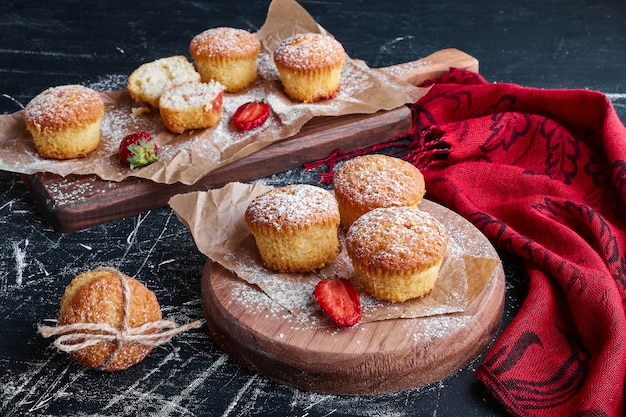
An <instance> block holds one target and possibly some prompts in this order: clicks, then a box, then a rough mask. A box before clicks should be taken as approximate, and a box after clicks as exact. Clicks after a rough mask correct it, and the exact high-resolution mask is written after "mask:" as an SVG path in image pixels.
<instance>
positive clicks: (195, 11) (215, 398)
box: [0, 0, 626, 416]
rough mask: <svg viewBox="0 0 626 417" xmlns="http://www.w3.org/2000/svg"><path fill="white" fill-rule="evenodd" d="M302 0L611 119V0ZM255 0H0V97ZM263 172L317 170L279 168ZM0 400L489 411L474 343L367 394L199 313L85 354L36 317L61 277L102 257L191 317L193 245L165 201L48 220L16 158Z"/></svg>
mask: <svg viewBox="0 0 626 417" xmlns="http://www.w3.org/2000/svg"><path fill="white" fill-rule="evenodd" d="M410 3H411V2H407V1H397V0H393V1H365V0H348V1H340V0H337V1H332V0H330V1H302V2H301V4H302V5H303V6H304V7H305V8H306V9H307V10H308V11H309V13H310V14H311V15H312V16H313V17H314V18H315V19H316V20H317V21H318V22H319V23H320V24H321V25H322V26H324V27H325V28H326V29H327V30H329V31H330V32H331V33H333V34H334V35H335V36H336V37H337V38H338V39H339V40H340V41H341V42H342V43H343V44H344V46H345V48H346V50H347V52H348V53H349V54H350V55H351V56H352V57H355V58H361V59H363V60H365V61H366V62H367V63H368V64H369V65H370V66H372V67H383V66H388V65H393V64H397V63H402V62H407V61H412V60H415V59H417V58H419V57H423V56H426V55H428V54H430V53H432V52H434V51H436V50H439V49H443V48H448V47H455V48H458V49H461V50H463V51H465V52H467V53H469V54H471V55H473V56H474V57H476V58H478V60H479V61H480V71H481V73H482V74H483V75H484V76H485V77H486V78H487V79H488V80H490V81H494V82H514V83H518V84H522V85H528V86H535V87H547V88H551V87H558V88H588V89H595V90H600V91H603V92H605V93H606V94H607V96H608V97H609V98H610V99H611V100H612V101H613V103H614V106H615V108H616V109H617V111H618V112H619V114H620V115H621V118H622V120H626V23H624V22H626V2H624V1H623V0H614V1H609V0H604V1H591V0H589V1H583V0H530V1H526V2H516V3H521V4H518V5H515V6H510V5H503V4H502V3H506V2H492V1H487V0H479V1H471V2H468V1H465V0H441V1H436V2H435V1H421V2H413V3H414V4H415V6H414V7H413V8H411V7H409V6H408V5H409V4H410ZM268 5H269V1H267V0H265V1H256V2H250V1H216V0H206V1H180V0H179V1H172V0H169V1H163V0H151V1H137V0H135V1H132V2H131V1H119V0H113V1H103V2H83V1H60V0H45V1H44V0H41V1H29V2H24V1H7V0H5V1H3V2H2V3H1V4H0V16H1V17H0V113H13V112H15V111H18V110H20V109H21V108H22V107H23V106H24V105H25V104H26V103H27V102H28V101H29V100H30V99H31V98H32V97H34V96H35V95H36V94H38V93H39V92H40V91H42V90H44V89H45V88H47V87H50V86H54V85H61V84H68V83H79V84H85V85H89V86H91V87H93V88H95V89H100V90H105V89H111V88H119V87H121V86H123V85H124V83H125V81H126V77H127V75H128V74H129V73H130V72H131V71H132V70H133V69H135V68H136V67H137V66H139V65H140V64H141V63H143V62H146V61H150V60H153V59H157V58H161V57H164V56H167V55H173V54H181V53H182V54H187V47H188V43H189V41H190V39H191V38H192V37H193V36H194V35H195V34H197V33H199V32H201V31H202V30H205V29H207V28H210V27H214V26H234V27H241V28H244V29H248V30H250V31H256V30H257V29H258V28H259V27H260V26H261V25H262V24H263V22H264V20H265V15H266V11H267V7H268ZM264 181H266V182H269V183H273V184H285V183H290V182H308V183H316V181H317V177H316V175H315V173H306V172H303V171H302V170H299V169H296V170H293V171H289V172H286V173H282V174H279V175H276V176H273V177H271V178H266V179H264ZM0 235H2V236H4V238H3V239H0V415H3V416H22V415H46V416H48V415H49V416H61V415H64V416H89V415H99V416H121V415H126V416H130V415H142V416H144V415H155V416H252V415H268V416H331V415H332V416H357V415H358V416H383V415H384V416H457V415H464V416H483V415H484V416H492V415H493V416H496V415H502V411H501V410H500V408H499V407H498V405H497V404H496V403H495V401H494V400H492V399H491V398H490V397H489V395H488V394H487V393H485V392H484V389H483V388H482V387H481V386H480V384H478V383H477V382H476V381H475V379H474V376H473V371H474V370H475V368H476V366H477V365H478V363H479V361H480V357H479V358H477V359H476V360H475V361H474V362H472V363H471V364H470V365H469V366H467V367H466V368H465V369H462V370H459V372H458V373H456V374H454V375H452V376H451V377H449V378H446V379H445V380H443V381H440V382H438V383H434V384H432V385H429V386H426V387H421V388H416V389H413V390H409V391H405V392H401V393H397V394H390V395H381V396H373V397H338V396H332V395H321V394H315V393H309V392H303V391H300V390H297V389H294V388H292V387H290V386H286V385H284V384H281V383H278V382H275V381H272V380H269V379H267V378H265V377H261V376H258V375H255V374H253V373H251V372H250V371H248V370H246V369H244V368H242V367H241V366H240V365H238V364H237V363H236V362H234V361H233V360H231V359H230V358H229V357H228V356H227V355H225V354H224V353H223V352H222V351H221V350H220V348H219V347H218V346H217V345H216V344H215V343H214V342H213V340H212V339H211V336H210V335H209V334H208V332H207V331H206V329H204V328H203V329H198V330H193V331H190V332H188V333H185V334H182V335H179V336H178V337H176V338H175V339H174V340H173V341H172V342H170V343H168V344H165V345H163V346H160V347H158V348H156V349H155V350H154V351H153V352H152V353H151V354H150V355H149V356H148V357H147V358H146V359H145V360H144V361H143V362H142V363H141V364H139V365H137V366H135V367H132V368H130V369H128V370H126V371H124V372H120V373H115V374H105V373H100V372H97V371H92V370H88V369H86V368H83V367H81V366H80V365H77V364H76V363H74V362H73V361H72V360H71V359H69V358H68V356H67V355H66V354H64V353H59V352H57V351H56V350H55V349H54V348H53V347H52V345H51V341H50V340H47V339H43V338H42V337H40V336H39V335H38V334H37V333H36V324H37V323H47V322H46V321H45V320H46V319H52V318H55V317H56V314H57V311H58V306H59V299H60V297H61V295H62V293H63V289H64V288H65V286H66V285H67V284H68V283H69V281H70V280H71V278H72V277H74V276H75V275H76V274H78V273H80V272H83V271H84V270H86V269H91V268H95V267H97V266H102V265H109V266H115V267H117V268H119V269H121V270H122V271H124V272H126V273H127V274H130V275H134V276H136V277H138V278H139V279H140V280H142V281H143V282H144V283H146V285H147V286H148V288H150V289H152V290H153V291H154V292H155V293H156V295H157V297H158V299H159V301H160V303H161V306H162V309H163V314H164V317H165V318H168V319H172V320H175V321H176V322H178V323H186V322H189V321H192V320H196V319H200V318H202V308H201V302H200V277H201V271H202V267H203V265H204V263H205V257H204V255H202V254H200V253H199V252H198V251H197V250H196V248H195V244H194V242H193V239H192V237H191V234H190V233H189V231H188V230H187V229H186V228H185V227H184V226H183V225H182V224H181V223H180V222H179V221H178V220H177V218H176V216H175V215H174V214H173V213H172V211H171V210H170V209H169V208H162V209H157V210H152V211H150V212H146V213H143V214H140V215H137V216H134V217H130V218H126V219H122V220H119V221H115V222H111V223H108V224H105V225H102V226H96V227H93V228H91V229H87V230H83V231H80V232H76V233H73V234H60V233H57V232H54V231H53V230H52V229H51V228H50V227H49V226H48V225H47V224H45V222H44V220H43V218H42V217H41V215H40V214H39V213H38V211H37V208H36V207H35V205H34V203H33V201H32V199H31V197H30V194H29V192H28V191H27V190H26V189H25V187H24V185H23V184H22V182H21V181H20V178H19V176H18V175H16V174H14V173H9V172H0ZM503 260H504V265H505V271H506V279H507V296H506V311H505V317H504V322H503V326H505V325H506V323H507V322H508V321H509V320H510V318H511V317H512V316H513V315H514V314H515V312H516V311H517V310H518V308H519V306H520V304H521V302H522V301H523V297H524V293H525V285H524V277H523V275H522V274H521V273H520V269H519V265H518V262H517V260H516V259H511V258H510V257H508V256H504V255H503Z"/></svg>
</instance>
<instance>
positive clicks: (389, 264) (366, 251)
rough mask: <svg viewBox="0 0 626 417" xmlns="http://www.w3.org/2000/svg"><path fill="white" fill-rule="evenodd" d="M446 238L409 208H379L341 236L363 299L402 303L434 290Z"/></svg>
mask: <svg viewBox="0 0 626 417" xmlns="http://www.w3.org/2000/svg"><path fill="white" fill-rule="evenodd" d="M447 245H448V235H447V232H446V230H445V228H444V227H443V226H442V225H441V223H440V222H439V221H438V220H437V219H436V218H435V217H434V216H432V215H431V214H429V213H427V212H424V211H421V210H419V209H417V208H415V207H385V208H378V209H374V210H372V211H369V212H367V213H366V214H364V215H363V216H361V217H359V218H358V219H357V220H356V221H355V222H354V223H353V224H352V226H350V229H348V232H347V234H346V251H347V253H348V256H349V257H350V259H351V260H352V266H353V267H354V278H355V280H356V281H357V282H358V283H359V285H360V286H361V287H362V288H363V290H365V291H366V292H367V293H368V294H370V295H372V296H373V297H376V298H379V299H381V300H385V301H391V302H403V301H406V300H409V299H413V298H417V297H421V296H423V295H425V294H428V293H429V292H430V291H431V290H432V288H433V287H434V286H435V283H436V281H437V277H438V275H439V269H440V267H441V264H442V262H443V258H444V255H445V253H446V248H447Z"/></svg>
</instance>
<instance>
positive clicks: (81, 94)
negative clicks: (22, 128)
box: [23, 85, 104, 159]
mask: <svg viewBox="0 0 626 417" xmlns="http://www.w3.org/2000/svg"><path fill="white" fill-rule="evenodd" d="M103 116H104V101H103V100H102V97H101V96H100V94H98V93H97V92H96V91H94V90H92V89H90V88H88V87H83V86H80V85H62V86H58V87H51V88H48V89H47V90H45V91H43V92H41V93H40V94H38V95H37V96H36V97H35V98H33V99H32V100H31V101H30V102H29V103H28V104H27V105H26V107H25V108H24V112H23V117H24V122H25V123H26V129H28V131H29V132H30V133H31V135H32V136H33V142H34V145H35V149H36V151H37V153H38V154H39V156H41V157H42V158H52V159H72V158H80V157H83V156H86V155H88V154H90V153H91V152H93V151H94V150H95V149H96V148H97V147H98V144H99V143H100V124H101V122H102V117H103Z"/></svg>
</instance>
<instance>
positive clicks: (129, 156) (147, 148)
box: [118, 132, 160, 169]
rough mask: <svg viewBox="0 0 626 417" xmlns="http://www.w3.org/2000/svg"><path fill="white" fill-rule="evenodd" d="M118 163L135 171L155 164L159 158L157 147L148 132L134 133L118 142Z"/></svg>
mask: <svg viewBox="0 0 626 417" xmlns="http://www.w3.org/2000/svg"><path fill="white" fill-rule="evenodd" d="M118 152H119V156H120V162H121V163H122V165H125V166H128V167H130V169H135V168H138V167H143V166H146V165H150V164H151V163H153V162H156V161H158V160H159V158H160V154H159V147H158V146H157V144H156V142H155V141H154V139H153V138H152V135H150V133H148V132H135V133H131V134H130V135H127V136H125V137H124V139H122V141H121V142H120V147H119V151H118Z"/></svg>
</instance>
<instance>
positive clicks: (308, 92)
mask: <svg viewBox="0 0 626 417" xmlns="http://www.w3.org/2000/svg"><path fill="white" fill-rule="evenodd" d="M345 57H346V53H345V51H344V49H343V46H342V45H341V43H339V41H337V40H336V39H335V38H333V37H332V36H330V35H324V34H320V33H298V34H296V35H293V36H291V37H289V38H287V39H285V40H284V41H282V42H281V43H279V44H278V46H276V49H275V50H274V64H276V69H278V73H279V74H280V80H281V82H282V85H283V89H284V91H285V94H287V96H288V97H289V98H290V99H291V100H293V101H298V102H303V103H313V102H315V101H319V100H325V99H329V98H334V97H336V96H337V94H339V90H340V87H341V68H342V66H343V63H344V61H345Z"/></svg>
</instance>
